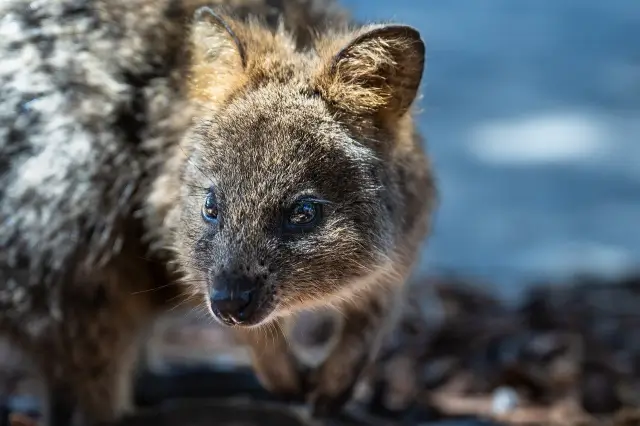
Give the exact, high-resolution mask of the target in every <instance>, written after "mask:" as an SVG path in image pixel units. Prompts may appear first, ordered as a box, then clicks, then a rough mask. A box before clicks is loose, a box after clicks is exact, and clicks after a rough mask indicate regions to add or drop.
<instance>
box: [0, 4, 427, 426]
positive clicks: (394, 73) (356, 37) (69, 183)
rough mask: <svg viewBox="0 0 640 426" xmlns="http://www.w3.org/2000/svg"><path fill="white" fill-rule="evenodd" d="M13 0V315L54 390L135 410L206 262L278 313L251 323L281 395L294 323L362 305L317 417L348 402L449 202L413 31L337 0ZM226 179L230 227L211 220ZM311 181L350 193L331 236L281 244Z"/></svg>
mask: <svg viewBox="0 0 640 426" xmlns="http://www.w3.org/2000/svg"><path fill="white" fill-rule="evenodd" d="M205 3H216V4H217V3H224V4H225V5H226V6H227V7H226V9H225V10H226V11H227V12H228V13H223V14H221V15H222V16H224V22H226V23H227V25H228V28H229V29H231V33H233V34H235V38H234V37H233V36H231V33H229V31H227V29H225V26H224V25H221V22H219V20H218V19H216V18H213V19H211V17H205V16H203V18H204V21H201V22H198V23H195V24H194V25H193V26H192V25H191V21H192V18H191V16H192V15H193V12H194V10H195V9H196V8H197V7H199V6H201V5H202V4H205ZM0 10H1V11H2V12H3V14H2V18H0V26H2V30H3V31H4V32H3V34H4V35H6V34H9V32H11V31H14V30H15V28H16V27H19V28H21V29H22V32H21V33H20V34H18V35H17V36H16V40H8V41H6V42H5V41H4V40H3V41H0V47H1V48H2V49H3V50H2V53H3V55H2V59H1V60H0V61H2V65H3V67H2V68H4V69H6V70H9V71H6V72H3V71H0V78H2V82H3V85H2V88H1V89H0V90H2V98H0V101H1V102H2V105H3V111H5V112H6V114H8V115H7V116H0V119H2V120H3V121H2V123H4V124H3V125H6V126H8V127H7V129H8V130H7V129H1V130H3V131H4V130H7V131H5V132H3V133H2V132H0V148H2V149H3V151H2V153H3V155H4V154H5V153H7V155H6V156H3V157H2V158H0V182H1V183H2V185H0V199H1V200H2V203H1V204H2V206H1V208H0V215H1V216H0V242H1V243H2V244H3V247H2V250H0V307H1V308H2V309H1V311H2V313H1V315H0V328H1V329H2V332H3V333H4V334H6V335H7V336H9V337H10V338H11V340H12V341H13V342H14V343H16V344H18V345H19V346H20V347H21V348H22V349H24V350H25V352H26V353H27V354H28V355H29V356H30V357H31V358H33V360H34V361H35V362H36V364H37V365H38V367H39V368H40V370H41V371H42V373H43V375H44V376H45V378H46V379H47V382H48V387H49V390H50V395H51V396H53V397H55V398H54V399H56V400H60V399H63V400H66V401H64V402H66V403H68V404H72V403H78V404H79V408H80V414H81V415H82V416H83V417H84V418H85V419H86V420H87V421H88V422H97V421H110V420H113V419H115V418H117V417H119V416H120V415H122V414H123V413H125V412H126V411H127V410H128V409H129V408H130V406H131V400H130V389H129V387H130V380H131V376H130V373H131V371H132V370H133V368H134V365H135V360H136V352H137V345H138V341H139V338H140V336H141V335H143V334H144V330H145V328H146V327H148V325H149V323H150V322H151V321H152V320H153V319H154V318H155V316H156V315H157V314H158V313H159V312H161V311H162V310H163V309H166V307H167V301H168V300H171V301H180V300H181V299H180V298H178V299H175V297H176V296H179V295H184V294H183V293H185V294H186V296H191V299H192V301H193V302H194V303H195V304H196V305H199V306H202V305H203V304H204V306H208V305H209V292H210V291H211V286H212V285H213V284H215V280H214V282H213V283H212V282H209V281H208V280H209V279H210V277H209V275H216V274H217V275H220V274H223V273H230V272H229V271H232V272H233V273H234V274H239V273H240V272H238V271H239V269H238V268H240V267H242V268H244V269H242V272H241V273H242V274H244V275H247V276H250V278H251V279H254V280H257V281H259V282H260V284H261V286H260V288H261V289H262V290H261V291H262V293H261V297H262V298H263V300H262V301H263V302H264V303H263V306H262V308H261V309H262V310H261V315H263V316H264V318H261V320H262V322H260V323H259V324H257V325H258V326H257V327H253V328H245V329H240V328H239V329H238V332H239V333H240V334H241V335H242V336H243V337H245V338H246V339H247V341H248V342H249V343H250V344H251V345H252V347H253V348H254V349H255V352H254V358H255V365H256V371H257V373H258V375H259V376H260V377H261V378H262V379H263V380H264V382H265V384H266V385H267V386H269V387H270V388H271V389H273V390H274V391H279V392H299V391H300V386H299V385H300V377H299V375H298V373H297V371H296V369H295V368H294V367H295V366H294V364H293V363H292V362H289V361H291V360H292V359H291V358H290V357H289V356H288V355H287V353H288V347H287V344H286V338H285V336H284V335H283V334H282V332H281V330H280V327H279V326H280V325H281V321H283V318H285V317H286V316H287V315H288V314H290V313H294V312H297V311H300V310H301V309H308V308H312V307H313V306H320V305H322V306H324V305H330V306H333V307H334V308H335V309H338V310H340V311H341V312H342V313H343V314H344V315H345V317H346V321H345V323H344V325H343V327H341V328H340V334H341V336H340V339H339V340H338V341H337V343H336V345H335V350H334V351H333V353H332V355H331V356H329V358H328V360H327V361H326V362H325V363H324V364H323V365H321V366H320V367H319V368H318V369H317V371H316V373H315V374H314V376H315V378H313V380H312V382H313V385H312V387H313V398H314V400H315V401H316V403H317V404H316V405H317V407H318V408H319V410H320V411H324V410H326V409H327V408H328V407H330V406H335V407H338V406H339V405H340V402H341V401H342V400H343V399H344V398H345V397H346V396H348V395H349V393H350V389H351V387H352V386H353V382H354V381H355V379H356V378H357V377H358V376H359V372H360V370H361V369H362V368H364V366H365V365H366V364H367V361H368V360H369V359H370V358H371V357H373V356H374V355H375V352H376V350H375V349H376V347H377V345H378V342H379V340H380V338H381V335H382V332H383V331H384V329H385V327H386V325H387V324H388V323H389V321H388V319H389V318H392V317H393V316H394V307H395V306H396V304H397V300H398V297H397V296H398V294H399V293H400V289H401V288H402V283H403V282H404V280H405V278H406V276H407V275H408V273H409V270H410V268H411V265H412V264H413V262H414V260H415V258H416V255H417V252H418V248H419V245H420V243H421V241H422V239H423V238H424V236H425V235H426V232H427V228H428V216H429V212H430V210H431V208H432V204H433V199H434V195H435V191H434V188H433V181H432V177H431V173H430V171H429V167H428V164H427V160H426V158H425V155H424V153H423V151H422V148H421V144H420V140H421V139H420V136H419V135H418V133H417V131H416V130H415V128H414V124H413V121H412V113H411V108H410V105H411V104H412V101H413V98H414V96H415V91H416V89H417V87H418V84H419V82H420V74H421V71H422V60H423V56H422V55H423V53H424V52H423V46H422V42H421V41H420V40H419V36H418V34H417V33H416V32H415V30H411V29H408V28H405V27H403V28H400V27H389V26H380V25H378V26H365V27H361V28H360V27H357V26H350V25H348V24H347V19H346V16H345V15H344V14H343V13H342V11H341V10H339V9H338V8H335V7H334V6H333V4H332V2H331V1H330V0H290V1H286V0H282V1H274V0H268V1H267V0H225V1H213V2H204V1H200V0H182V1H181V0H108V1H107V0H55V1H50V2H40V1H37V0H36V1H33V0H7V1H5V2H3V4H2V5H0ZM249 15H251V16H253V17H248V16H249ZM278 16H281V17H282V19H281V21H278V19H277V17H278ZM257 17H260V19H258V18H257ZM33 26H35V27H37V28H38V30H37V31H32V29H33V28H32V27H33ZM189 28H191V29H190V30H189ZM238 42H239V43H241V45H238V44H237V43H238ZM239 46H242V47H241V48H239ZM21 49H22V50H21ZM240 51H243V52H244V53H243V54H242V55H241V54H240ZM21 52H22V53H21ZM23 53H24V54H23ZM20 61H23V62H24V63H23V66H22V68H21V72H20V73H15V72H12V71H10V70H11V69H12V68H11V67H14V66H15V64H16V63H17V62H20ZM25 79H30V81H31V80H32V81H33V83H34V84H33V88H31V87H27V86H26V85H25V84H24V80H25ZM5 83H6V84H5ZM35 83H38V84H35ZM45 83H46V84H45ZM13 111H15V112H13ZM7 123H8V124H7ZM51 129H53V130H51ZM45 142H46V143H45ZM41 145H44V146H46V147H47V150H49V151H47V150H44V149H43V147H42V146H41ZM87 147H89V148H90V149H89V150H88V153H87V151H86V150H87ZM76 148H77V149H76ZM83 150H84V151H83ZM50 152H54V153H55V156H54V157H53V158H54V160H55V164H54V169H55V171H56V173H57V174H56V175H55V176H54V177H55V179H53V178H49V179H48V180H47V184H46V185H42V184H40V183H39V182H36V181H31V180H29V179H18V178H16V176H27V175H29V174H31V176H34V175H35V176H38V172H39V171H40V170H39V168H40V165H41V164H47V165H49V166H50V165H51V164H50V161H51V158H50V157H49V156H48V155H49V154H50ZM70 152H71V153H73V154H70ZM77 153H82V154H77ZM85 153H86V155H85ZM9 160H10V161H9ZM31 160H34V161H31ZM35 160H37V161H35ZM45 161H46V163H45ZM212 178H214V180H216V181H217V183H218V184H219V188H218V189H219V190H220V199H221V213H222V219H221V223H222V224H224V229H220V232H217V231H216V230H214V229H212V228H211V227H207V226H206V225H205V224H204V223H203V220H202V218H201V217H200V211H201V207H202V202H203V200H204V197H205V188H208V187H209V186H210V184H211V179H212ZM51 189H53V190H51ZM300 191H302V192H305V193H306V192H309V191H316V192H321V194H320V195H322V196H323V197H324V198H326V199H327V200H328V201H330V202H331V204H329V205H327V211H326V213H327V214H326V215H325V218H324V219H323V222H322V223H321V224H320V226H318V229H317V230H314V232H313V233H310V234H309V235H304V236H296V237H295V238H294V237H287V238H284V237H283V236H281V235H280V234H279V232H280V231H279V230H278V227H277V226H275V227H274V225H273V224H274V223H279V222H277V221H278V219H277V218H278V217H279V215H281V213H282V212H281V209H282V208H283V207H286V205H287V204H286V203H287V202H289V201H290V197H292V196H294V195H295V194H296V193H298V192H300ZM123 194H124V195H123ZM165 262H169V263H175V264H176V265H177V266H178V268H177V269H176V270H175V271H174V270H173V269H171V271H170V272H169V273H168V272H167V270H166V269H165ZM173 274H176V275H182V284H183V285H182V286H181V287H178V286H169V284H171V283H172V282H173V281H174V278H172V276H173ZM62 414H64V413H62ZM52 416H53V417H54V418H56V419H57V420H58V421H61V422H62V423H64V422H65V420H64V415H58V414H56V413H52Z"/></svg>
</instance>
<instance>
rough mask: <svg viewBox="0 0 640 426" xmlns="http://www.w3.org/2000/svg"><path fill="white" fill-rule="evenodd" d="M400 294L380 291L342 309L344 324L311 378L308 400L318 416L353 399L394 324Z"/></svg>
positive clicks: (335, 409)
mask: <svg viewBox="0 0 640 426" xmlns="http://www.w3.org/2000/svg"><path fill="white" fill-rule="evenodd" d="M399 300H400V291H399V290H395V289H394V290H393V291H381V292H379V293H375V294H368V295H366V296H365V297H364V298H359V299H358V301H357V303H354V304H352V305H345V306H343V307H342V308H341V313H342V314H343V315H344V317H345V318H344V323H343V326H342V328H341V329H340V331H339V333H340V334H339V339H338V341H337V344H336V345H335V346H334V348H333V350H332V351H331V353H330V354H329V356H328V357H327V359H326V360H325V361H324V363H323V364H322V365H320V366H319V367H318V368H317V369H316V370H315V371H313V372H312V373H311V377H310V386H311V389H310V393H309V400H310V402H311V404H312V407H313V414H314V415H315V416H327V415H331V414H334V413H336V412H337V411H339V410H340V409H341V408H342V407H343V406H344V404H345V403H346V402H347V401H348V400H349V399H350V398H351V396H352V393H353V390H354V387H355V385H356V384H357V383H358V380H359V379H360V377H361V376H362V374H363V372H364V371H365V370H366V369H367V368H368V367H369V366H370V365H371V363H372V362H373V361H374V360H375V358H376V357H377V355H378V352H379V350H380V347H381V345H382V341H383V339H384V337H385V335H386V333H387V332H388V330H389V328H390V327H391V326H392V325H393V324H394V322H395V321H394V318H395V316H396V312H397V308H398V303H399Z"/></svg>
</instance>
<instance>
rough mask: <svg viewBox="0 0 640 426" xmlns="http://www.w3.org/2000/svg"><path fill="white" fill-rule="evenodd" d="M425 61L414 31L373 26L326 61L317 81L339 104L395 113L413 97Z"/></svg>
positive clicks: (355, 109)
mask: <svg viewBox="0 0 640 426" xmlns="http://www.w3.org/2000/svg"><path fill="white" fill-rule="evenodd" d="M424 62H425V45H424V43H423V41H422V39H421V37H420V33H419V32H418V31H417V30H416V29H414V28H412V27H409V26H406V25H383V26H377V27H374V28H372V29H369V30H366V31H365V32H363V33H361V34H359V35H357V36H355V37H354V38H353V39H351V41H349V42H348V43H347V44H346V45H345V46H344V47H342V48H341V49H340V50H339V51H338V52H336V53H335V54H333V56H332V57H330V59H329V60H328V61H325V63H324V64H323V69H322V70H321V72H320V75H319V77H318V79H317V81H316V85H317V89H318V90H319V91H320V93H322V95H323V96H324V97H325V98H327V99H329V100H331V101H332V102H333V103H334V104H335V105H336V106H337V107H338V108H342V109H345V110H347V111H350V112H353V113H358V114H361V113H377V112H383V113H386V114H393V115H396V116H400V115H402V114H404V113H405V112H406V111H407V110H408V109H409V108H410V107H411V104H412V103H413V101H414V100H415V98H416V96H417V92H418V88H419V86H420V81H421V80H422V72H423V70H424Z"/></svg>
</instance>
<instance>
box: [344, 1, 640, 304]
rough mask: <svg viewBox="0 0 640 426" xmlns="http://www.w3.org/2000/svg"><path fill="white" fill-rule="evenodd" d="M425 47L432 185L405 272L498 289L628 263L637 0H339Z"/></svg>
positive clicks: (639, 149) (635, 210) (638, 247)
mask: <svg viewBox="0 0 640 426" xmlns="http://www.w3.org/2000/svg"><path fill="white" fill-rule="evenodd" d="M341 3H342V4H343V5H345V6H346V7H347V8H348V9H349V10H350V11H351V12H352V13H353V14H354V16H355V17H356V18H357V19H359V20H396V21H399V22H405V23H408V24H411V25H414V26H415V27H417V28H418V29H419V30H420V31H421V32H422V34H423V37H424V39H425V41H426V44H427V67H426V72H425V77H424V80H423V82H424V83H423V84H424V85H423V94H424V99H423V100H422V103H421V107H422V110H423V112H422V115H421V123H420V126H421V129H422V131H423V132H424V133H425V135H426V137H427V138H428V150H429V152H430V153H431V155H432V157H433V161H434V164H435V169H436V172H437V176H438V178H439V185H440V190H441V197H442V200H441V205H440V207H439V210H438V213H437V216H436V222H435V228H434V232H433V235H432V237H431V239H430V240H429V242H428V244H427V250H425V252H424V255H423V260H422V263H421V265H420V268H419V271H418V272H429V273H441V272H448V271H450V272H454V273H456V274H463V275H465V276H473V277H477V278H480V279H481V280H482V281H483V283H482V285H483V286H485V287H486V286H495V287H496V290H497V291H498V293H499V294H500V295H501V296H503V297H505V298H507V299H512V298H517V297H518V296H519V295H521V294H522V289H523V288H524V285H525V283H526V282H531V281H532V280H535V279H542V278H544V279H546V278H552V279H556V278H559V279H563V278H565V277H566V276H567V275H569V274H573V273H575V272H576V271H584V272H595V273H598V274H602V275H616V274H619V273H621V272H624V271H626V270H627V269H630V268H633V267H634V266H635V265H636V263H637V262H638V260H640V226H638V220H639V218H640V136H639V135H640V42H639V41H640V2H638V1H636V0H612V1H602V0H564V1H555V0H538V1H535V2H533V1H527V2H525V1H513V0H483V1H471V0H448V1H446V2H436V1H425V0H393V1H389V0H341Z"/></svg>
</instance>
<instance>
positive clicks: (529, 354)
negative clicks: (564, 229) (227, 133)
mask: <svg viewBox="0 0 640 426" xmlns="http://www.w3.org/2000/svg"><path fill="white" fill-rule="evenodd" d="M480 288H482V286H481V285H480V284H479V283H476V282H466V281H464V280H462V279H456V278H453V277H446V278H438V279H435V278H429V279H424V280H420V281H416V282H414V283H413V286H412V291H411V294H410V295H411V297H410V298H409V300H410V303H409V304H408V306H407V309H406V310H405V316H404V318H403V321H402V323H401V324H400V325H399V327H398V328H397V329H396V330H395V331H394V333H393V335H392V336H391V338H390V339H389V342H388V343H387V345H386V346H385V349H384V351H383V354H382V357H381V359H380V362H379V363H378V364H377V366H376V368H375V369H374V370H373V371H372V373H371V374H370V375H369V376H368V377H366V378H365V380H364V381H363V383H362V385H361V386H360V387H359V388H358V391H357V392H356V397H355V398H354V400H353V401H352V402H351V403H350V405H349V406H348V407H347V409H346V410H345V414H344V416H343V418H339V419H332V420H330V421H326V422H322V423H319V422H311V421H310V420H308V419H306V418H305V416H304V415H303V414H304V409H303V407H302V405H300V404H299V403H291V402H290V403H284V402H282V401H277V400H275V399H274V398H273V397H272V396H270V395H269V394H268V393H267V392H266V391H264V390H263V389H262V388H261V387H260V386H259V385H258V383H257V382H256V380H255V378H254V377H253V375H252V374H251V372H250V370H249V369H248V358H247V356H246V352H245V350H244V348H243V347H241V346H238V345H237V344H236V343H235V342H234V341H233V340H232V339H231V337H230V336H229V335H228V334H226V333H225V332H224V330H222V329H219V328H217V326H214V325H212V324H211V323H210V321H209V320H198V319H197V318H192V317H190V316H188V315H186V314H183V313H176V314H174V317H172V318H167V319H166V320H165V321H163V322H161V323H159V324H158V327H157V329H156V330H155V332H154V333H153V336H152V338H151V340H150V341H149V344H148V348H147V353H146V355H145V360H146V364H147V366H148V370H149V371H148V372H146V373H145V374H143V376H142V377H141V378H140V380H139V381H138V383H139V385H138V392H137V394H138V402H139V403H140V404H141V405H142V406H143V407H144V408H143V409H142V410H141V412H140V415H138V416H137V417H135V418H132V419H129V420H127V421H126V422H125V424H126V425H143V424H144V425H151V424H153V425H174V424H175V425H178V424H180V425H181V426H182V425H184V426H188V425H193V426H199V425H200V424H203V425H204V424H211V423H212V422H213V423H215V424H217V425H228V426H231V425H247V426H248V425H289V424H290V425H303V424H304V425H312V424H314V425H315V424H317V425H319V426H322V425H327V426H328V425H336V426H338V425H345V426H347V425H374V426H375V425H380V426H383V425H384V426H386V425H398V424H403V425H422V424H424V425H440V424H451V425H456V424H458V425H474V424H478V425H480V424H485V423H482V422H481V419H484V420H482V421H487V422H488V421H494V422H501V423H502V424H548V425H563V426H564V425H568V426H571V425H601V424H612V425H613V424H616V425H626V424H640V414H639V413H637V412H636V411H635V410H636V409H640V315H639V314H638V310H637V308H635V307H637V306H640V275H638V276H628V277H626V278H624V279H621V280H618V281H610V280H601V279H597V278H595V277H589V276H584V277H576V278H574V279H573V280H572V281H571V282H569V283H563V285H558V283H552V282H550V283H538V284H536V285H533V286H531V290H530V292H529V294H528V295H527V296H526V297H524V298H523V302H522V303H521V304H520V305H518V306H511V305H508V306H507V305H505V304H503V303H501V302H500V301H499V300H498V299H497V298H494V297H492V295H491V294H486V293H483V292H482V291H480V290H479V289H480ZM5 355H6V354H5ZM2 372H3V373H4V374H3V376H2V377H3V378H4V380H3V383H2V385H3V387H2V390H3V393H4V394H5V395H12V398H13V399H11V401H13V403H14V404H16V403H19V402H21V400H19V399H16V398H15V397H16V396H17V395H19V394H23V396H24V395H27V396H28V395H29V393H30V392H31V391H32V390H33V389H34V387H33V384H32V383H31V384H30V383H29V382H28V381H26V380H25V378H26V377H28V375H26V374H25V373H24V372H21V371H20V368H19V363H18V362H17V361H16V358H11V357H9V356H5V357H4V363H3V369H2ZM151 373H153V374H151ZM221 398H222V399H221ZM224 398H226V399H224ZM24 401H25V400H24V399H23V400H22V402H24ZM167 401H172V402H167ZM214 419H215V422H214ZM442 422H451V423H442ZM14 424H20V423H16V422H14ZM486 424H490V423H486Z"/></svg>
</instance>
